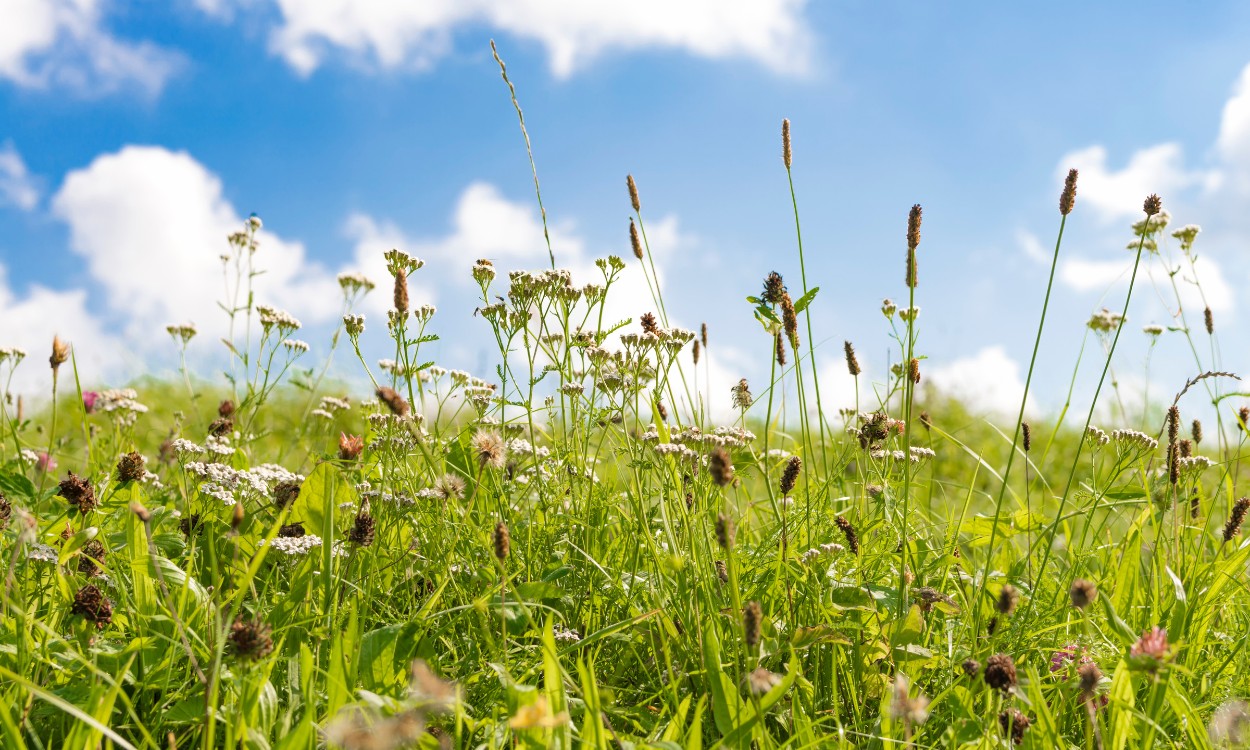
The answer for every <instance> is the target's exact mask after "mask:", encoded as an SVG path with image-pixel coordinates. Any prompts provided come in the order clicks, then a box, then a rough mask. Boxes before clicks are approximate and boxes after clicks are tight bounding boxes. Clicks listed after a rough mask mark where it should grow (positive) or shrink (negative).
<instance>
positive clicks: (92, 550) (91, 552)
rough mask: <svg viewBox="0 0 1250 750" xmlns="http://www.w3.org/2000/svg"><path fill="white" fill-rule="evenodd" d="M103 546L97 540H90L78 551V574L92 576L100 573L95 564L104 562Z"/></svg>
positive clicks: (98, 567)
mask: <svg viewBox="0 0 1250 750" xmlns="http://www.w3.org/2000/svg"><path fill="white" fill-rule="evenodd" d="M104 555H105V552H104V544H103V543H101V542H100V540H99V539H92V540H90V541H88V542H87V543H86V544H84V545H83V546H82V549H81V550H79V551H78V572H79V573H84V574H86V575H87V576H93V575H95V574H96V573H99V572H100V566H99V565H96V563H99V562H104Z"/></svg>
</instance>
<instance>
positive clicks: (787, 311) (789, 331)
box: [781, 292, 799, 352]
mask: <svg viewBox="0 0 1250 750" xmlns="http://www.w3.org/2000/svg"><path fill="white" fill-rule="evenodd" d="M781 327H782V328H783V329H784V330H785V332H786V338H788V339H790V346H791V348H793V349H794V350H795V351H796V352H797V351H798V350H799V316H798V313H797V311H795V309H794V300H792V299H790V294H789V292H787V293H785V294H783V295H781Z"/></svg>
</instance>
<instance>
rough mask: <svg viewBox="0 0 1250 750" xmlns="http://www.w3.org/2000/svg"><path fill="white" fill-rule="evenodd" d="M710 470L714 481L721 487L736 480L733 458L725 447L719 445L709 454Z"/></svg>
mask: <svg viewBox="0 0 1250 750" xmlns="http://www.w3.org/2000/svg"><path fill="white" fill-rule="evenodd" d="M708 472H709V473H710V474H711V475H712V481H713V482H715V483H716V484H717V486H719V487H724V486H725V485H727V484H729V483H730V482H732V481H733V480H734V465H733V459H731V458H730V457H729V452H728V451H726V450H725V449H724V448H721V447H720V446H717V447H715V448H713V449H712V453H711V454H710V455H709V456H708Z"/></svg>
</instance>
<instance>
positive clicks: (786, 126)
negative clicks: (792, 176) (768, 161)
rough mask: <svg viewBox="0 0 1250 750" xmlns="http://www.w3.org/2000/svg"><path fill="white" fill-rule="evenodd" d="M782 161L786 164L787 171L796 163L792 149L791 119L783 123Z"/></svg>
mask: <svg viewBox="0 0 1250 750" xmlns="http://www.w3.org/2000/svg"><path fill="white" fill-rule="evenodd" d="M781 160H782V161H783V162H785V164H786V169H787V170H788V169H790V165H791V164H792V163H794V152H793V151H792V150H791V148H790V119H789V118H786V119H784V120H782V121H781Z"/></svg>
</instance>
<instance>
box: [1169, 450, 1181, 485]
mask: <svg viewBox="0 0 1250 750" xmlns="http://www.w3.org/2000/svg"><path fill="white" fill-rule="evenodd" d="M1180 454H1181V449H1180V446H1179V445H1177V444H1176V443H1168V481H1169V482H1171V483H1172V484H1173V485H1175V484H1176V483H1177V482H1179V481H1180V478H1181V463H1180V461H1181V459H1180Z"/></svg>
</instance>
